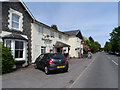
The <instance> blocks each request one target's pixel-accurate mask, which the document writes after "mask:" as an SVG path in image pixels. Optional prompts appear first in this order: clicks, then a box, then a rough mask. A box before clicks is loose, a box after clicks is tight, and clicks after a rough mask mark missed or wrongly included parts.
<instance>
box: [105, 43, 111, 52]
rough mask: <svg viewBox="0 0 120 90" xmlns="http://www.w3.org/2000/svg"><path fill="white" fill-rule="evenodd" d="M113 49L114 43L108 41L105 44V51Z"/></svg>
mask: <svg viewBox="0 0 120 90" xmlns="http://www.w3.org/2000/svg"><path fill="white" fill-rule="evenodd" d="M111 49H112V44H111V42H106V43H105V46H104V50H105V51H109V50H111Z"/></svg>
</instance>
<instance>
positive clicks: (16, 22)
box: [12, 14, 20, 29]
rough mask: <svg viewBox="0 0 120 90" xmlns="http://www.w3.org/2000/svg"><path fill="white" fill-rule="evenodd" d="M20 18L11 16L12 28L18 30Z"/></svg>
mask: <svg viewBox="0 0 120 90" xmlns="http://www.w3.org/2000/svg"><path fill="white" fill-rule="evenodd" d="M19 20H20V16H18V15H16V14H12V28H15V29H19V25H20V24H19Z"/></svg>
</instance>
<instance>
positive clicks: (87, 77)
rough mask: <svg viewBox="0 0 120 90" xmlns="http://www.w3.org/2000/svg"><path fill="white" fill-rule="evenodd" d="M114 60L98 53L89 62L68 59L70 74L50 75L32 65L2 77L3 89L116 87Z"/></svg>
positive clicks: (87, 60)
mask: <svg viewBox="0 0 120 90" xmlns="http://www.w3.org/2000/svg"><path fill="white" fill-rule="evenodd" d="M116 58H117V57H116V56H112V55H107V54H106V53H103V52H100V53H97V54H94V55H93V57H92V59H87V58H84V59H73V60H70V61H69V63H70V68H69V72H67V73H63V72H60V73H59V72H55V73H52V74H50V75H46V74H44V72H43V71H41V70H38V69H34V68H33V67H32V66H31V67H30V68H27V69H22V70H19V71H16V72H13V73H10V74H5V75H3V77H2V87H3V88H117V87H118V65H116V64H115V63H114V62H113V61H112V60H115V62H116V63H117V59H116Z"/></svg>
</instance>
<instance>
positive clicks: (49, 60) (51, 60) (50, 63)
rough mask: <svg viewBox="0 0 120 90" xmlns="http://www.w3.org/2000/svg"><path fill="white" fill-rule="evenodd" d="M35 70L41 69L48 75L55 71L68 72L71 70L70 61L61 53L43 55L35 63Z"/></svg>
mask: <svg viewBox="0 0 120 90" xmlns="http://www.w3.org/2000/svg"><path fill="white" fill-rule="evenodd" d="M35 68H41V69H43V70H44V71H45V73H46V74H49V73H50V71H53V70H62V71H65V72H67V71H68V68H69V64H68V59H67V58H66V57H65V56H64V55H63V54H59V53H45V54H41V55H40V56H39V57H38V58H37V59H36V61H35Z"/></svg>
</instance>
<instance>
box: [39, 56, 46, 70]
mask: <svg viewBox="0 0 120 90" xmlns="http://www.w3.org/2000/svg"><path fill="white" fill-rule="evenodd" d="M45 63H46V54H43V56H42V57H41V60H40V65H41V68H42V69H44V66H45Z"/></svg>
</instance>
